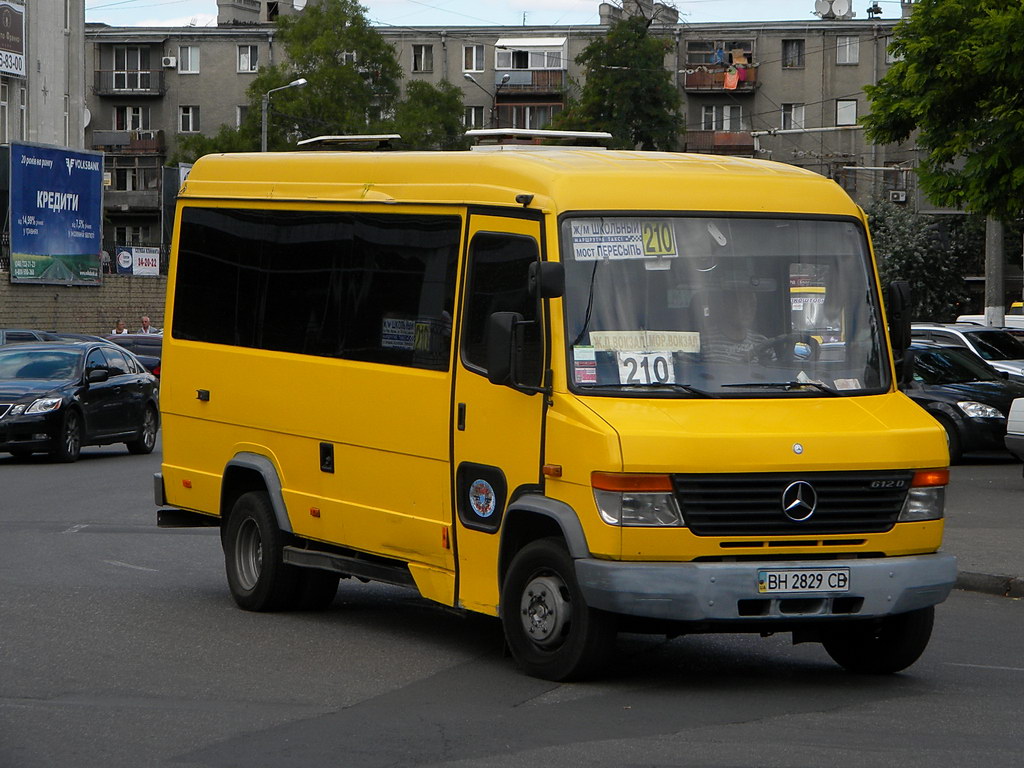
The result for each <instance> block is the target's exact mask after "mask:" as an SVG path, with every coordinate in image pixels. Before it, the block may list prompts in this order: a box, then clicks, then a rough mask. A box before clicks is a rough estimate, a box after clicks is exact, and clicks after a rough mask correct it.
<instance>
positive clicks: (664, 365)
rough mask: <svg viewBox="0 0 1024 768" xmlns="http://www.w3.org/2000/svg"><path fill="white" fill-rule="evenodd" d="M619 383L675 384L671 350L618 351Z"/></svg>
mask: <svg viewBox="0 0 1024 768" xmlns="http://www.w3.org/2000/svg"><path fill="white" fill-rule="evenodd" d="M616 361H617V362H618V364H619V383H620V384H675V381H676V372H675V368H674V367H673V365H672V353H671V352H619V353H617V354H616Z"/></svg>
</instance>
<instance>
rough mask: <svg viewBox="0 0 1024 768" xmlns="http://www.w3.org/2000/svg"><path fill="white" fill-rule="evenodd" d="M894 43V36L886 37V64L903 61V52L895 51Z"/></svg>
mask: <svg viewBox="0 0 1024 768" xmlns="http://www.w3.org/2000/svg"><path fill="white" fill-rule="evenodd" d="M892 44H893V38H892V36H891V35H890V36H889V37H887V38H885V63H886V64H895V63H896V62H897V61H903V56H902V54H898V53H893V50H892Z"/></svg>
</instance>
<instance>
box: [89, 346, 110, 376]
mask: <svg viewBox="0 0 1024 768" xmlns="http://www.w3.org/2000/svg"><path fill="white" fill-rule="evenodd" d="M106 367H107V358H105V357H104V356H103V351H102V350H99V349H94V350H91V351H90V352H89V356H88V357H86V358H85V372H86V373H88V372H89V371H91V370H94V369H96V368H101V369H102V368H106Z"/></svg>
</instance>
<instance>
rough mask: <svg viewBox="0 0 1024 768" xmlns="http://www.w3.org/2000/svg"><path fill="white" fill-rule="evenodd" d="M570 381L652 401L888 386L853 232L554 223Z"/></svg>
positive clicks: (752, 223) (765, 225) (828, 224)
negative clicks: (556, 225)
mask: <svg viewBox="0 0 1024 768" xmlns="http://www.w3.org/2000/svg"><path fill="white" fill-rule="evenodd" d="M562 260H563V263H564V264H565V280H566V291H565V300H564V307H565V323H566V343H567V346H568V357H569V359H568V364H569V383H570V386H572V387H573V388H574V389H575V390H576V391H588V392H592V393H611V394H619V393H622V392H627V391H628V392H631V393H634V394H635V393H637V392H640V393H643V394H650V393H657V395H658V396H666V397H667V396H676V397H695V396H713V397H721V396H750V395H751V394H757V395H766V394H773V395H780V396H795V395H807V394H813V395H818V396H826V395H836V394H852V393H863V392H868V391H870V392H878V391H882V390H884V389H885V388H887V387H888V385H889V373H888V365H887V364H886V362H885V361H886V360H887V356H886V353H885V347H884V342H883V339H882V328H883V327H884V326H883V324H882V323H881V321H880V314H879V312H878V301H877V297H876V293H875V291H874V289H873V278H872V272H871V270H870V260H869V256H868V247H867V238H866V236H865V232H864V229H863V228H862V226H861V225H860V223H859V222H856V221H853V220H846V219H844V220H821V219H813V220H812V219H800V218H733V217H692V216H669V215H659V216H601V217H597V216H579V217H572V218H566V219H565V220H564V221H563V223H562Z"/></svg>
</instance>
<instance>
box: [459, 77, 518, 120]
mask: <svg viewBox="0 0 1024 768" xmlns="http://www.w3.org/2000/svg"><path fill="white" fill-rule="evenodd" d="M462 76H463V77H464V78H466V79H467V80H469V82H471V83H472V84H473V85H475V86H476V87H477V88H479V89H480V90H481V91H483V92H484V93H486V94H487V95H488V96H490V97H491V120H490V123H491V127H492V128H496V127H497V125H495V124H496V123H497V115H496V113H497V110H498V91H500V90H501V87H502V86H503V85H505V84H506V83H507V82H508V81H509V80H511V79H512V75H511V74H509V73H508V72H506V73H505V74H503V75H502V76H501V81H500V82H499V83H498V84H497V85H496V86H494V93H491V92H490V91H489V90H487V89H486V88H484V87H483V86H482V85H480V82H479V81H478V80H477V79H476V78H475V77H473V76H472V75H471V74H469V72H465V73H464V74H463V75H462Z"/></svg>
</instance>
